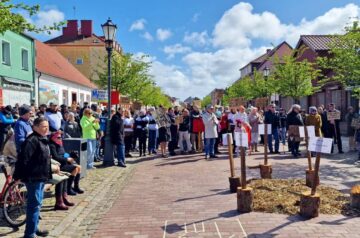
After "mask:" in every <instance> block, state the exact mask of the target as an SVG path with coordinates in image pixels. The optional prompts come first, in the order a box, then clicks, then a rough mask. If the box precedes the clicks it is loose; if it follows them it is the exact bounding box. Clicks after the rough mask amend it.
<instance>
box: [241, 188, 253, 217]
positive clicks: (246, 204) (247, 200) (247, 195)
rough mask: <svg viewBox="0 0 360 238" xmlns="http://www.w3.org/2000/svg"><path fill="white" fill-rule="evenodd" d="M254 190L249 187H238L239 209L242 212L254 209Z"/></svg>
mask: <svg viewBox="0 0 360 238" xmlns="http://www.w3.org/2000/svg"><path fill="white" fill-rule="evenodd" d="M253 199H254V192H253V189H252V188H250V187H247V188H245V189H242V188H241V187H239V188H238V189H237V210H238V211H239V212H240V213H247V212H251V211H252V209H253Z"/></svg>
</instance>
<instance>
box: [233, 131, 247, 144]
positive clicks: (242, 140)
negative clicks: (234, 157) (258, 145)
mask: <svg viewBox="0 0 360 238" xmlns="http://www.w3.org/2000/svg"><path fill="white" fill-rule="evenodd" d="M235 144H236V146H239V147H249V141H248V135H247V133H246V132H243V133H241V132H235Z"/></svg>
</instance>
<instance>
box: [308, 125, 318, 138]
mask: <svg viewBox="0 0 360 238" xmlns="http://www.w3.org/2000/svg"><path fill="white" fill-rule="evenodd" d="M306 129H307V134H308V137H309V138H311V137H316V135H315V126H307V127H306Z"/></svg>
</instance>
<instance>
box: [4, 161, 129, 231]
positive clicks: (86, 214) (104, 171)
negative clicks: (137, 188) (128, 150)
mask: <svg viewBox="0 0 360 238" xmlns="http://www.w3.org/2000/svg"><path fill="white" fill-rule="evenodd" d="M133 169H134V165H133V164H130V163H129V166H128V167H127V168H126V169H123V168H119V167H116V166H113V167H107V168H101V167H100V168H98V169H96V170H91V171H88V174H87V177H86V178H84V179H82V180H81V182H80V185H81V187H82V188H83V189H84V190H85V193H84V194H81V195H77V196H71V197H70V198H71V201H73V202H75V203H76V206H75V207H72V208H70V209H69V210H68V211H54V210H53V206H54V204H55V198H54V188H52V189H51V192H50V193H45V197H46V198H45V200H44V204H43V208H42V211H41V215H42V217H43V219H42V220H41V221H40V227H41V228H44V229H48V230H49V231H51V233H50V234H51V236H50V237H58V238H67V237H69V238H70V237H71V238H72V237H89V236H90V235H91V234H92V233H93V232H94V230H95V229H96V227H97V225H98V223H99V219H100V218H101V216H102V215H104V214H105V213H106V212H107V211H108V210H109V209H110V208H111V206H112V204H113V202H114V201H115V200H116V199H117V197H118V196H119V192H120V191H121V189H122V188H123V186H124V185H125V184H126V183H127V181H128V179H129V178H130V176H131V174H132V172H133ZM0 176H2V174H0ZM2 184H3V182H2V183H1V185H2ZM23 231H24V226H22V227H21V228H20V229H19V230H13V229H12V228H10V227H9V226H8V224H7V223H6V222H5V221H4V219H3V218H2V211H1V219H0V237H9V238H12V237H14V238H15V237H22V236H23Z"/></svg>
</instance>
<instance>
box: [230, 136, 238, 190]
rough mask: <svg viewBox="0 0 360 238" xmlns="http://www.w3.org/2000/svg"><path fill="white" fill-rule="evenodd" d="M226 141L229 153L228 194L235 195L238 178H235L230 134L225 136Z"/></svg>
mask: <svg viewBox="0 0 360 238" xmlns="http://www.w3.org/2000/svg"><path fill="white" fill-rule="evenodd" d="M227 140H228V151H229V162H230V177H229V183H230V192H232V193H236V191H237V188H238V187H239V186H240V177H236V176H235V166H234V156H233V149H232V141H233V139H232V134H231V133H228V134H227Z"/></svg>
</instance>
